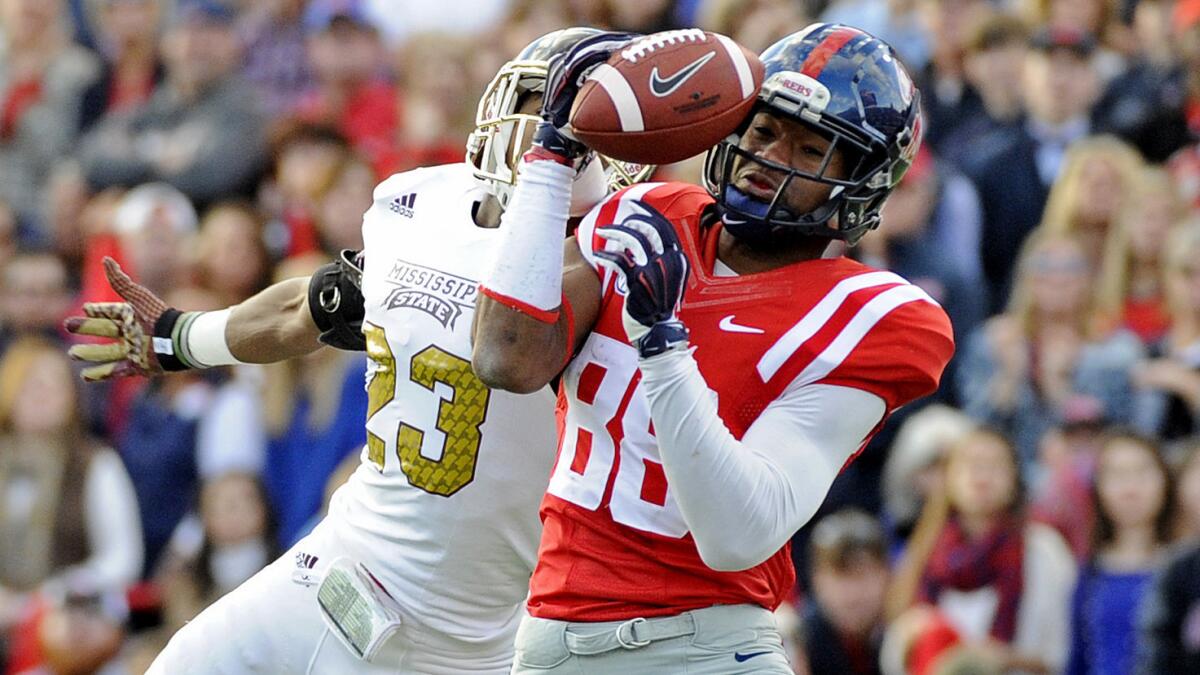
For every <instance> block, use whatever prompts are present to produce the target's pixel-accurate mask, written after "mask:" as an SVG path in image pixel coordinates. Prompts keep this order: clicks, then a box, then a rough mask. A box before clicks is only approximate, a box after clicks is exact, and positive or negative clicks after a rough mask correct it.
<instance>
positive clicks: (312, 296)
mask: <svg viewBox="0 0 1200 675" xmlns="http://www.w3.org/2000/svg"><path fill="white" fill-rule="evenodd" d="M308 311H309V313H311V314H312V318H313V323H315V324H316V325H317V328H319V329H320V330H321V337H320V340H321V343H322V344H327V345H329V346H330V347H335V348H337V349H344V350H346V351H352V352H363V351H366V350H367V339H366V337H365V336H364V335H363V333H362V324H363V317H364V316H365V315H366V304H365V300H363V295H362V252H361V251H351V250H349V249H346V250H344V251H342V252H341V254H340V255H339V256H338V259H337V260H335V261H334V262H331V263H329V264H327V265H323V266H321V267H320V268H319V269H318V270H317V271H316V272H314V273H313V275H312V279H311V280H310V281H309V283H308Z"/></svg>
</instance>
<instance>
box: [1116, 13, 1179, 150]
mask: <svg viewBox="0 0 1200 675" xmlns="http://www.w3.org/2000/svg"><path fill="white" fill-rule="evenodd" d="M1173 5H1174V3H1173V2H1171V1H1170V0H1140V1H1139V2H1137V3H1136V7H1135V9H1134V15H1133V33H1134V34H1135V35H1136V43H1137V46H1138V51H1137V52H1136V54H1135V55H1134V57H1133V59H1132V60H1131V62H1130V64H1129V67H1128V69H1127V70H1125V71H1124V72H1122V73H1121V74H1120V75H1118V76H1117V77H1116V78H1115V79H1113V80H1112V81H1111V82H1110V83H1109V84H1108V87H1107V88H1106V89H1105V92H1104V95H1103V96H1102V97H1101V98H1100V101H1099V102H1098V103H1097V105H1096V128H1097V130H1098V131H1100V132H1102V133H1111V134H1115V135H1117V136H1120V137H1121V138H1124V139H1125V140H1127V141H1129V142H1130V143H1132V144H1134V145H1135V146H1136V147H1137V148H1138V150H1140V151H1141V153H1142V154H1143V155H1145V157H1146V159H1148V160H1149V161H1151V162H1162V161H1164V160H1166V159H1167V158H1168V157H1169V156H1170V155H1171V153H1173V152H1174V151H1176V150H1178V149H1179V148H1181V147H1183V146H1184V145H1186V144H1187V142H1188V140H1189V137H1188V129H1187V118H1186V111H1185V108H1184V103H1185V100H1186V97H1185V93H1186V91H1187V90H1186V77H1187V74H1186V72H1185V71H1184V69H1183V67H1182V63H1181V59H1180V54H1179V45H1178V43H1177V41H1176V39H1175V38H1176V36H1175V31H1174V29H1173V27H1172V25H1171V9H1172V6H1173Z"/></svg>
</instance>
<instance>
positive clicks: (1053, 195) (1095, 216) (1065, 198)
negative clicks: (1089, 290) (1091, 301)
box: [1042, 136, 1145, 279]
mask: <svg viewBox="0 0 1200 675" xmlns="http://www.w3.org/2000/svg"><path fill="white" fill-rule="evenodd" d="M1144 168H1145V165H1144V163H1143V162H1142V158H1141V156H1140V155H1138V154H1137V151H1136V150H1134V149H1133V148H1132V147H1130V146H1129V145H1128V144H1127V143H1124V142H1123V141H1120V140H1117V139H1116V138H1114V137H1112V136H1092V137H1088V138H1085V139H1082V140H1080V141H1078V142H1076V143H1074V144H1072V146H1071V148H1070V150H1068V151H1067V154H1066V157H1065V158H1064V159H1063V164H1062V169H1061V170H1060V171H1059V174H1058V178H1057V179H1055V181H1054V185H1053V186H1052V187H1051V188H1050V195H1049V198H1048V199H1047V200H1046V211H1045V213H1043V215H1042V227H1044V228H1045V229H1046V230H1047V231H1049V232H1066V233H1071V234H1073V235H1075V236H1076V237H1078V238H1079V240H1080V242H1081V243H1082V244H1083V245H1084V248H1085V250H1086V251H1087V255H1088V264H1089V265H1090V267H1091V270H1092V273H1093V274H1096V273H1099V271H1100V264H1101V261H1102V258H1103V255H1104V248H1105V245H1106V243H1107V242H1108V239H1109V233H1110V232H1112V231H1113V230H1115V229H1116V227H1115V224H1116V220H1117V215H1118V214H1119V213H1120V211H1121V208H1122V207H1123V206H1124V205H1125V203H1126V201H1127V200H1129V199H1130V197H1131V196H1132V195H1133V192H1134V189H1135V186H1136V184H1137V182H1138V180H1139V179H1140V178H1141V176H1142V171H1143V170H1144ZM1133 206H1135V207H1139V206H1140V204H1134V205H1133ZM1097 279H1099V277H1097Z"/></svg>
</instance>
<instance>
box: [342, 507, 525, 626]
mask: <svg viewBox="0 0 1200 675" xmlns="http://www.w3.org/2000/svg"><path fill="white" fill-rule="evenodd" d="M352 513H353V512H352V511H351V512H350V513H349V514H348V513H347V512H346V511H345V510H343V509H341V508H337V507H336V506H335V505H331V507H330V514H329V517H328V518H327V520H328V521H330V524H331V525H333V526H334V527H336V528H337V530H338V535H339V536H338V538H339V540H340V541H341V543H342V545H343V547H344V550H343V551H342V554H343V555H347V556H350V557H351V558H354V559H355V560H356V561H357V562H361V563H363V565H365V566H366V567H367V568H368V569H369V570H370V571H371V573H372V574H373V575H375V577H376V578H378V579H379V581H380V583H382V584H383V586H384V588H386V589H387V591H388V593H390V594H391V595H392V596H393V597H394V598H395V599H396V601H397V603H398V604H399V605H400V606H401V607H402V608H403V609H404V611H405V614H406V615H408V617H409V621H414V622H416V623H418V624H420V625H424V626H426V627H428V628H429V629H431V630H433V631H435V632H440V633H444V634H449V635H453V636H454V637H455V638H456V639H460V640H462V641H466V642H470V643H477V642H488V641H490V640H492V639H509V638H511V636H512V633H513V631H515V630H516V626H517V623H518V622H519V619H520V616H521V615H522V614H523V613H524V600H525V598H526V596H527V594H528V589H529V575H530V564H529V562H528V561H527V560H525V559H523V558H522V557H519V556H518V555H517V554H516V553H515V552H512V551H511V549H507V550H506V549H503V548H497V547H492V548H490V549H489V550H487V552H486V555H467V554H466V552H464V551H461V550H457V549H450V548H445V547H430V546H422V545H420V544H419V543H418V544H416V545H413V543H412V542H407V543H397V542H395V541H394V540H393V539H389V538H385V537H383V536H381V535H380V533H379V532H378V531H377V530H375V529H373V528H371V527H369V526H364V524H363V523H362V522H361V519H358V518H353V517H348V515H352ZM356 521H357V522H356ZM527 555H528V556H529V558H532V552H528V553H527Z"/></svg>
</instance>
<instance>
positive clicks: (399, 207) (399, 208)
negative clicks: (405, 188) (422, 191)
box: [388, 192, 417, 218]
mask: <svg viewBox="0 0 1200 675" xmlns="http://www.w3.org/2000/svg"><path fill="white" fill-rule="evenodd" d="M416 204H417V193H415V192H410V193H408V194H406V195H401V196H399V197H393V198H392V201H391V202H390V203H389V204H388V208H389V209H391V210H392V211H393V212H394V213H399V214H400V215H402V216H404V217H405V218H412V217H413V209H414V208H415V207H416Z"/></svg>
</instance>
